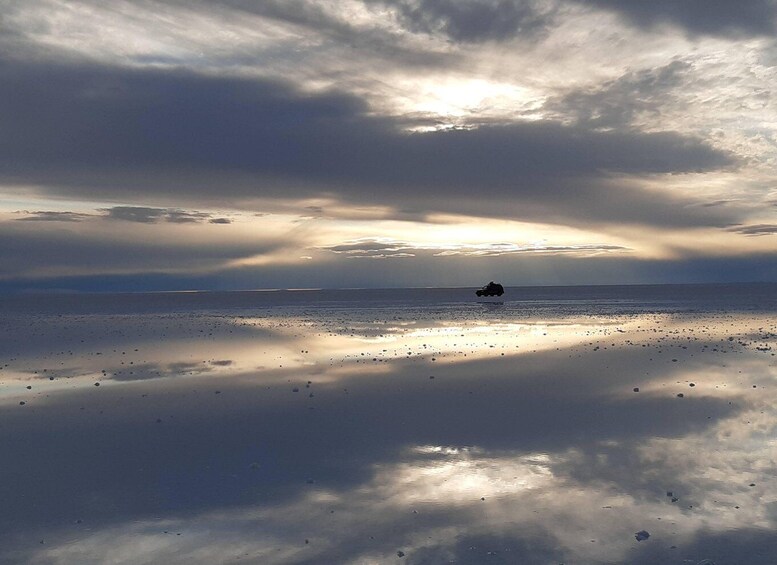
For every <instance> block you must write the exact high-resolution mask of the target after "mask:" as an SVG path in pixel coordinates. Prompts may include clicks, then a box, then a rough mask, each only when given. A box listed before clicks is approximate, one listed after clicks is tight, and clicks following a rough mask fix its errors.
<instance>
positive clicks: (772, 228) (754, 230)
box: [729, 224, 777, 236]
mask: <svg viewBox="0 0 777 565" xmlns="http://www.w3.org/2000/svg"><path fill="white" fill-rule="evenodd" d="M729 231H733V232H736V233H741V234H743V235H753V236H759V235H775V234H777V224H754V225H750V226H736V227H732V228H730V229H729Z"/></svg>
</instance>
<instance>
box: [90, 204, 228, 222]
mask: <svg viewBox="0 0 777 565" xmlns="http://www.w3.org/2000/svg"><path fill="white" fill-rule="evenodd" d="M101 211H102V212H104V213H105V216H104V217H105V218H107V219H110V220H124V221H127V222H138V223H141V224H155V223H157V222H170V223H173V224H194V223H200V222H204V221H205V220H207V219H209V218H210V217H211V216H210V214H207V213H205V212H187V211H185V210H175V209H170V208H148V207H145V206H114V207H112V208H103V209H101ZM211 223H218V224H223V223H229V222H228V221H227V222H214V221H213V220H211Z"/></svg>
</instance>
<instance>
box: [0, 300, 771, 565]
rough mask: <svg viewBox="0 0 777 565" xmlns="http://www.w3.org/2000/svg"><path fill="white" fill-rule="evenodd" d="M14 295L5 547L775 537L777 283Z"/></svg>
mask: <svg viewBox="0 0 777 565" xmlns="http://www.w3.org/2000/svg"><path fill="white" fill-rule="evenodd" d="M0 314H1V317H0V368H1V369H2V370H0V452H1V453H3V463H2V465H0V484H2V485H3V488H2V489H0V508H2V509H3V512H2V514H0V561H2V562H4V563H85V564H88V563H122V564H124V563H127V564H130V563H131V564H136V563H160V562H164V563H170V564H173V563H238V562H239V563H395V562H398V563H449V562H456V563H527V564H534V563H537V564H550V563H596V564H598V563H602V564H603V563H626V562H628V563H630V564H648V563H664V564H671V563H677V564H685V563H717V564H718V565H720V564H721V563H756V564H760V563H763V564H767V563H769V564H771V563H773V562H774V557H773V556H774V555H775V554H777V523H776V521H777V510H776V509H777V468H776V467H775V466H776V463H775V461H777V444H776V443H775V430H776V429H777V408H775V406H777V357H776V356H775V353H777V316H775V314H777V285H720V286H665V287H588V288H585V287H570V288H555V289H554V288H549V289H508V292H507V294H506V295H505V297H504V300H503V301H494V300H493V299H488V300H478V299H476V298H475V297H474V293H473V291H472V290H468V289H413V290H394V291H296V292H290V291H286V292H242V293H170V294H136V295H49V296H17V297H5V298H3V299H0ZM645 534H647V536H646V535H645ZM705 560H708V561H705Z"/></svg>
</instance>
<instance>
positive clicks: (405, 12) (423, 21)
mask: <svg viewBox="0 0 777 565" xmlns="http://www.w3.org/2000/svg"><path fill="white" fill-rule="evenodd" d="M383 3H384V4H386V5H388V6H390V7H393V8H394V9H395V10H396V11H397V14H398V16H399V19H400V21H401V22H402V23H403V24H404V25H405V26H406V27H407V28H408V29H409V30H411V31H413V32H421V33H428V34H441V35H444V36H445V37H447V38H449V39H451V40H453V41H457V42H465V43H477V42H483V41H503V40H508V39H513V38H514V37H516V36H524V37H532V36H535V35H537V34H538V33H541V32H543V31H544V30H545V29H546V28H547V27H548V26H549V24H550V23H551V21H552V11H551V10H550V9H549V7H548V6H547V4H541V3H539V2H535V1H529V0H519V1H515V0H472V1H470V2H459V1H457V0H383Z"/></svg>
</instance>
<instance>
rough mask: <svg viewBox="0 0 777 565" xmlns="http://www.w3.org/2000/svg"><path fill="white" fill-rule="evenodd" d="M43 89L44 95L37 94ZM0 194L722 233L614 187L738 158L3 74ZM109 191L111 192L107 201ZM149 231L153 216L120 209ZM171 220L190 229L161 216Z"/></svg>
mask: <svg viewBox="0 0 777 565" xmlns="http://www.w3.org/2000/svg"><path fill="white" fill-rule="evenodd" d="M44 85H45V87H44ZM0 108H2V109H0V125H2V127H3V130H4V131H6V132H7V133H8V135H7V136H6V137H5V138H4V139H6V140H8V141H0V165H2V168H3V171H4V173H3V174H2V176H0V181H6V182H27V183H35V184H40V185H44V186H45V187H47V190H49V191H50V192H51V193H54V194H60V195H61V194H65V195H71V196H73V195H76V196H79V197H106V196H107V197H109V198H110V199H124V200H131V199H136V198H142V197H144V196H153V197H155V198H160V197H165V198H166V199H167V200H176V201H178V202H181V203H189V202H202V201H205V200H208V199H211V200H212V199H214V198H215V193H214V186H218V187H219V198H222V197H227V198H232V199H238V200H239V199H250V198H257V197H270V198H273V197H285V198H290V197H291V198H305V197H313V196H321V195H328V196H330V197H331V196H335V197H337V198H339V199H341V200H345V201H349V202H355V203H358V204H369V205H388V206H395V207H397V208H402V209H403V210H406V211H408V210H409V211H414V212H425V211H435V210H438V211H445V212H451V211H458V212H464V213H470V212H471V211H472V210H476V211H477V213H480V214H482V215H497V216H505V215H506V216H510V217H523V218H526V217H529V218H531V219H532V220H535V221H536V220H538V219H552V220H554V221H567V222H572V223H590V222H592V221H599V222H601V221H604V222H610V223H647V224H650V223H654V224H657V225H678V226H682V225H730V224H731V223H732V222H736V221H738V219H739V218H738V217H737V216H736V211H735V210H733V209H727V210H703V209H698V208H696V209H692V208H691V207H689V206H688V205H690V204H692V203H693V201H692V200H685V199H681V198H679V197H675V196H671V195H669V194H667V193H656V192H650V191H646V190H642V189H640V188H639V187H638V186H637V185H636V184H635V183H633V182H629V181H628V179H627V178H623V177H639V176H641V175H660V174H666V173H692V172H703V171H715V170H718V169H721V168H726V167H731V166H733V165H734V164H735V163H736V161H735V159H734V158H733V157H732V155H730V154H728V153H725V152H722V151H719V150H716V149H713V148H712V147H710V146H709V145H708V144H706V143H704V142H703V141H702V140H700V139H698V138H695V137H690V136H683V135H680V134H678V133H673V132H659V133H640V132H636V131H608V132H602V131H596V130H595V129H591V128H588V127H584V126H582V125H576V126H564V125H562V124H561V123H559V122H557V121H550V120H540V121H535V122H530V123H526V122H524V123H512V124H504V125H490V126H481V127H479V128H475V129H466V130H453V131H437V132H428V133H408V132H406V131H404V130H403V129H402V128H401V126H403V125H405V124H403V123H398V122H395V121H393V120H391V119H388V118H379V117H375V116H372V115H370V113H369V108H368V106H367V105H366V104H365V102H364V101H363V100H361V99H360V98H357V97H355V96H352V95H347V94H343V93H337V92H329V93H320V94H306V93H303V92H300V91H297V90H295V89H294V88H292V87H291V86H290V85H288V84H284V83H281V82H277V81H269V80H259V79H256V80H249V79H243V78H224V77H217V76H206V75H201V74H197V73H192V72H186V71H182V70H175V71H171V70H164V71H162V70H154V69H146V70H139V69H125V68H115V67H106V66H99V65H90V64H86V63H83V64H80V65H68V64H34V63H25V64H14V63H11V62H8V61H6V62H5V63H4V64H2V65H0ZM106 187H109V188H106ZM112 213H113V214H114V215H121V216H122V217H124V218H125V219H127V218H133V219H134V221H144V222H148V221H151V220H152V219H153V218H154V217H156V216H155V214H157V212H155V211H153V210H151V211H149V212H143V211H140V210H135V211H132V210H121V209H117V210H116V211H114V212H112ZM165 218H166V219H167V220H168V221H175V220H176V219H177V220H180V221H196V219H197V218H196V217H192V216H191V215H189V216H187V215H185V214H184V215H178V216H175V215H174V214H172V215H171V213H169V212H168V213H167V215H166V216H165Z"/></svg>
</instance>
